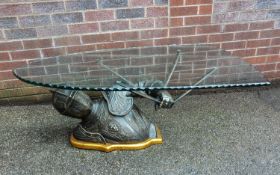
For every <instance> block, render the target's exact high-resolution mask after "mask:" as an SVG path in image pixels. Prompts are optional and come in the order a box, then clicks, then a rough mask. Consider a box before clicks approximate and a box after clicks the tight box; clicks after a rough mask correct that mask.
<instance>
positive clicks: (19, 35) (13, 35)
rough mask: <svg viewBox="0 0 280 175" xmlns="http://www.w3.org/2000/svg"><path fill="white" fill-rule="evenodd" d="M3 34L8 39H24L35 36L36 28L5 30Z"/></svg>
mask: <svg viewBox="0 0 280 175" xmlns="http://www.w3.org/2000/svg"><path fill="white" fill-rule="evenodd" d="M5 34H6V37H7V38H8V39H25V38H35V37H37V32H36V30H35V29H32V28H28V29H11V30H6V31H5Z"/></svg>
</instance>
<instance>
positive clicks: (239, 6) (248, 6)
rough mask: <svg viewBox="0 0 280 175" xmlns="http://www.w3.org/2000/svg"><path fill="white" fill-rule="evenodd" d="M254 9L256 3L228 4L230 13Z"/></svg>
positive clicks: (231, 2) (233, 2) (239, 2)
mask: <svg viewBox="0 0 280 175" xmlns="http://www.w3.org/2000/svg"><path fill="white" fill-rule="evenodd" d="M254 9H255V2H254V1H230V2H229V4H228V11H248V10H254Z"/></svg>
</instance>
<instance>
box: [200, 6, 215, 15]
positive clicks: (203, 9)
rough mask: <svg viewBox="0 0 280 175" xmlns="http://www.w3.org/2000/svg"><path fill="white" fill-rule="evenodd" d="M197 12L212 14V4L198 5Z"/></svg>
mask: <svg viewBox="0 0 280 175" xmlns="http://www.w3.org/2000/svg"><path fill="white" fill-rule="evenodd" d="M198 14H200V15H207V14H212V5H201V6H199V10H198Z"/></svg>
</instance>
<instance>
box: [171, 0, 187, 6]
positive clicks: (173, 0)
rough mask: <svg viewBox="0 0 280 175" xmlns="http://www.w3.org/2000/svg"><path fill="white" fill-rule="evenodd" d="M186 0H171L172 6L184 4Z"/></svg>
mask: <svg viewBox="0 0 280 175" xmlns="http://www.w3.org/2000/svg"><path fill="white" fill-rule="evenodd" d="M183 5H184V0H170V6H183Z"/></svg>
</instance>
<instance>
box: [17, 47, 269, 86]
mask: <svg viewBox="0 0 280 175" xmlns="http://www.w3.org/2000/svg"><path fill="white" fill-rule="evenodd" d="M13 73H14V75H15V76H16V77H17V78H19V79H20V80H22V81H24V82H26V83H30V84H33V85H38V86H44V87H49V88H60V89H75V90H94V91H106V90H111V91H112V90H129V91H137V90H152V89H158V90H180V89H201V88H225V87H239V86H261V85H268V84H270V83H269V82H268V81H267V80H266V79H265V78H264V76H263V75H262V74H261V73H260V72H259V71H258V70H256V69H255V68H254V67H253V66H252V65H250V64H248V63H246V62H244V61H242V60H241V59H240V58H239V57H236V56H232V55H231V54H230V53H229V52H226V51H224V50H221V49H217V48H215V47H212V46H209V45H185V46H184V45H181V46H178V45H176V46H175V45H173V46H160V47H143V48H129V49H117V50H109V51H108V50H106V51H99V52H97V51H96V52H89V53H80V54H72V55H67V56H59V57H53V58H45V59H37V60H29V61H28V62H27V65H26V66H24V67H20V68H17V69H15V70H14V71H13Z"/></svg>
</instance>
